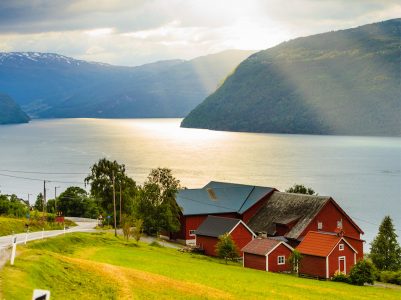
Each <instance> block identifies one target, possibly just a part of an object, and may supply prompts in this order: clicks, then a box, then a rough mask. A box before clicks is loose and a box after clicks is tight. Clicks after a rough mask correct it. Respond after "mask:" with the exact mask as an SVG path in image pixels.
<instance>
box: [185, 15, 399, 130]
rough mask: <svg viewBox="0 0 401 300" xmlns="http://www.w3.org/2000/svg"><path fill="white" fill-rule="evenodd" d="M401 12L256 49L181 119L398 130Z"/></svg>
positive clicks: (217, 124)
mask: <svg viewBox="0 0 401 300" xmlns="http://www.w3.org/2000/svg"><path fill="white" fill-rule="evenodd" d="M400 36H401V19H394V20H389V21H385V22H380V23H375V24H370V25H365V26H361V27H358V28H354V29H348V30H341V31H336V32H329V33H324V34H318V35H313V36H309V37H304V38H298V39H295V40H292V41H289V42H285V43H282V44H280V45H278V46H276V47H273V48H271V49H267V50H264V51H261V52H258V53H256V54H254V55H252V56H250V57H249V58H248V59H246V60H245V61H244V62H242V63H241V64H240V66H239V67H238V68H237V70H236V71H235V73H234V74H233V75H232V76H230V77H229V78H228V79H227V80H226V81H225V83H224V84H223V85H222V86H221V87H220V88H219V89H218V90H217V91H216V92H215V93H213V94H212V95H210V96H209V97H208V98H206V100H205V101H204V102H203V103H202V104H200V105H199V106H198V107H197V108H196V109H194V110H193V111H192V112H191V113H190V114H189V115H188V116H187V118H185V119H184V121H183V122H182V126H183V127H195V128H208V129H215V130H231V131H251V132H272V133H304V134H344V135H395V136H398V135H400V133H401V92H400V62H401V61H400V57H401V55H400V45H401V42H400Z"/></svg>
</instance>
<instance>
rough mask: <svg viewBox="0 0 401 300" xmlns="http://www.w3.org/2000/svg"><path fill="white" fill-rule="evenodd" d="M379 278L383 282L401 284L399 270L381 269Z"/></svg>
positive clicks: (400, 272)
mask: <svg viewBox="0 0 401 300" xmlns="http://www.w3.org/2000/svg"><path fill="white" fill-rule="evenodd" d="M379 280H380V281H381V282H384V283H392V284H398V285H401V271H397V272H393V271H382V272H380V276H379Z"/></svg>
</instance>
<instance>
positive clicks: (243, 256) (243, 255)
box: [242, 252, 245, 268]
mask: <svg viewBox="0 0 401 300" xmlns="http://www.w3.org/2000/svg"><path fill="white" fill-rule="evenodd" d="M242 267H243V268H245V253H244V252H242Z"/></svg>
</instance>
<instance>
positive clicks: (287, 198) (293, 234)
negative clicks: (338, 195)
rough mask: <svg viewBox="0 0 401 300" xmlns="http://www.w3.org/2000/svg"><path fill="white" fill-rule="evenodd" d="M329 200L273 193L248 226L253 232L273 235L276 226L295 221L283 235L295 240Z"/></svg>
mask: <svg viewBox="0 0 401 300" xmlns="http://www.w3.org/2000/svg"><path fill="white" fill-rule="evenodd" d="M330 199H331V198H330V197H328V196H327V197H323V196H311V195H303V194H292V193H282V192H277V191H275V192H274V193H273V194H272V195H271V196H270V198H269V200H268V201H267V203H266V205H264V206H263V207H262V208H261V209H260V210H259V211H258V212H257V213H256V214H255V215H254V216H253V217H252V218H251V219H250V220H249V222H248V226H249V227H250V228H251V229H252V230H253V231H254V232H266V233H267V234H269V235H274V234H275V232H276V224H288V223H289V222H292V221H296V220H297V221H296V224H295V225H294V227H293V228H292V229H291V230H290V231H289V232H288V233H287V234H286V235H285V237H286V238H293V239H297V238H298V237H299V235H300V234H302V232H303V231H304V230H305V228H306V227H307V226H308V225H309V223H310V222H311V221H312V219H313V218H314V217H315V216H316V215H317V213H318V212H319V211H320V210H321V209H322V208H323V206H324V205H325V204H326V203H327V202H328V201H329V200H330Z"/></svg>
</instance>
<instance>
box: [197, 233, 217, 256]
mask: <svg viewBox="0 0 401 300" xmlns="http://www.w3.org/2000/svg"><path fill="white" fill-rule="evenodd" d="M217 242H218V239H217V238H215V237H209V236H203V235H198V236H196V245H197V246H198V247H200V248H202V249H203V250H204V251H205V254H206V255H209V256H217V254H216V244H217Z"/></svg>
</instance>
